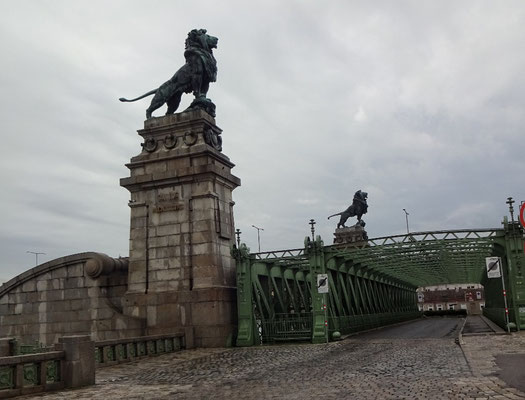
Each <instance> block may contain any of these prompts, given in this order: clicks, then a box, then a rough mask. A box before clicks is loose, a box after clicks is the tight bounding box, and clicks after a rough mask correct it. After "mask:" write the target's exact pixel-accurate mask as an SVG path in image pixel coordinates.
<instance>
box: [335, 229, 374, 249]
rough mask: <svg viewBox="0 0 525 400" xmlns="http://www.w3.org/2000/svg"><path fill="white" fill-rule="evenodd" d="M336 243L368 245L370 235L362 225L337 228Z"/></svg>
mask: <svg viewBox="0 0 525 400" xmlns="http://www.w3.org/2000/svg"><path fill="white" fill-rule="evenodd" d="M334 236H335V237H334V244H353V245H355V246H362V245H366V244H367V241H368V235H367V234H366V231H365V228H364V227H363V226H361V225H354V226H350V227H347V228H337V229H336V230H335V232H334Z"/></svg>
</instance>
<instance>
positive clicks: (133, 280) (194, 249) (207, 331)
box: [120, 110, 240, 346]
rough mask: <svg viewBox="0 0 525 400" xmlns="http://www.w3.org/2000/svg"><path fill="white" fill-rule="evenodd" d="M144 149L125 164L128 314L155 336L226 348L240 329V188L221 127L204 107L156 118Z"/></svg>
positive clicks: (147, 126)
mask: <svg viewBox="0 0 525 400" xmlns="http://www.w3.org/2000/svg"><path fill="white" fill-rule="evenodd" d="M138 133H139V135H140V136H142V137H143V138H144V143H143V144H142V147H143V149H142V152H141V153H140V154H139V155H138V156H136V157H133V158H132V159H131V162H130V163H129V164H127V165H126V166H127V167H128V168H129V169H130V172H131V176H130V177H129V178H123V179H121V183H120V184H121V186H123V187H125V188H126V189H128V190H129V191H130V192H131V200H130V202H129V206H130V208H131V229H130V257H129V267H128V292H127V294H126V296H125V301H124V305H125V306H124V312H125V313H128V314H129V315H132V316H136V317H142V318H145V319H146V320H147V327H148V334H159V333H169V332H174V331H176V330H181V331H183V330H184V331H186V333H188V332H189V331H191V330H192V331H193V334H194V340H195V345H196V346H224V345H226V344H227V341H228V340H231V335H232V334H233V332H234V327H235V324H236V307H235V262H234V260H233V258H232V257H231V255H230V248H231V246H232V245H233V243H234V224H233V205H234V203H233V201H232V191H233V189H235V188H236V187H237V186H239V185H240V180H239V178H237V177H235V176H234V175H232V174H231V168H232V167H233V166H234V164H232V163H231V162H230V160H229V158H228V157H226V156H225V155H224V154H222V153H221V143H222V139H221V136H220V135H221V130H220V129H219V128H218V127H217V126H216V125H215V120H214V119H213V118H212V117H211V116H210V115H209V114H207V113H206V112H204V111H201V110H197V111H190V112H184V113H179V114H173V115H168V116H165V117H160V118H152V119H149V120H147V121H145V123H144V129H142V130H140V131H139V132H138Z"/></svg>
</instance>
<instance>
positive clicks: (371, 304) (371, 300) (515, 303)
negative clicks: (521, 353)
mask: <svg viewBox="0 0 525 400" xmlns="http://www.w3.org/2000/svg"><path fill="white" fill-rule="evenodd" d="M523 243H524V240H523V230H522V229H521V227H520V226H519V225H518V224H517V223H508V222H507V220H505V221H504V223H503V228H502V229H481V230H454V231H437V232H419V233H411V234H407V235H396V236H386V237H380V238H375V239H369V240H368V242H367V243H366V244H365V245H362V246H360V247H356V246H355V245H353V246H350V245H348V246H346V247H345V246H344V245H333V246H324V244H323V242H322V240H321V238H320V237H317V239H316V240H315V241H312V240H310V239H309V238H306V240H305V246H304V248H301V249H291V250H282V251H272V252H266V253H256V254H250V253H249V250H248V248H247V247H246V246H245V245H244V244H241V246H240V247H239V249H237V248H234V249H233V255H234V257H235V258H236V262H237V287H238V296H237V297H238V316H239V319H238V320H239V326H238V337H237V344H238V345H241V346H250V345H253V344H257V343H260V342H261V341H262V342H265V343H268V342H275V341H279V340H294V339H295V340H311V341H312V342H314V343H318V342H323V341H325V340H327V338H330V339H331V338H332V337H336V336H337V335H339V334H346V333H350V332H355V331H359V330H366V329H370V328H374V327H378V326H382V325H386V324H391V323H395V322H398V321H402V320H406V319H410V318H415V317H418V316H419V312H418V311H417V310H418V309H417V298H416V292H415V289H416V288H417V287H419V286H428V285H436V284H443V283H475V282H481V283H482V284H484V286H485V295H486V308H485V314H486V315H487V316H488V317H490V318H491V319H493V320H494V321H495V322H497V323H499V324H500V325H504V324H505V320H504V317H505V309H504V307H503V297H502V287H501V281H500V280H494V279H490V280H488V279H487V277H486V268H485V257H489V256H499V257H501V258H502V261H503V267H504V271H505V278H506V282H507V284H506V286H507V298H508V300H509V304H510V307H509V316H510V320H511V322H512V323H514V324H515V325H516V328H517V329H520V327H521V328H523V327H525V280H524V279H523V271H522V267H524V266H525V258H524V254H523ZM318 274H327V276H328V284H329V291H328V294H324V295H323V294H319V293H318V289H317V275H318ZM520 310H521V311H520Z"/></svg>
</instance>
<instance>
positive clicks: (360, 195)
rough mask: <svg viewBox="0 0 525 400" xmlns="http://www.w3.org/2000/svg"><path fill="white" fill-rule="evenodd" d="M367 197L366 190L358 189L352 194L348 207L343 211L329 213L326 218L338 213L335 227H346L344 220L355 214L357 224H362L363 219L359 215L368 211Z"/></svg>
mask: <svg viewBox="0 0 525 400" xmlns="http://www.w3.org/2000/svg"><path fill="white" fill-rule="evenodd" d="M367 198H368V193H367V192H362V191H361V190H358V191H357V192H355V194H354V200H353V201H352V205H351V206H350V207H348V208H347V209H346V210H344V211H343V212H340V213H337V214H334V215H330V216H329V217H328V219H330V218H332V217H335V216H336V215H340V216H341V218H340V219H339V222H338V223H337V228H346V226H345V222H346V221H347V220H348V218H350V217H356V216H357V224H359V225H361V226H364V221H362V220H361V217H362V216H363V214H366V212H367V211H368V204H367V202H366V199H367ZM357 224H356V225H357Z"/></svg>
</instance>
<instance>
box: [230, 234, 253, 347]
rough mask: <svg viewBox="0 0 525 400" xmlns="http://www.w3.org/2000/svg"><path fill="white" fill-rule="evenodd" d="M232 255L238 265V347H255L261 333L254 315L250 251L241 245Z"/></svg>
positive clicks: (234, 249)
mask: <svg viewBox="0 0 525 400" xmlns="http://www.w3.org/2000/svg"><path fill="white" fill-rule="evenodd" d="M232 255H233V256H234V257H235V261H236V264H237V313H238V317H239V321H238V333H237V346H253V345H254V344H256V343H259V332H258V331H257V326H256V323H255V316H254V313H253V298H252V296H253V294H252V276H251V275H252V271H251V260H250V249H248V247H246V245H245V244H244V243H241V244H240V246H239V248H238V249H237V248H235V247H234V248H233V250H232Z"/></svg>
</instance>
